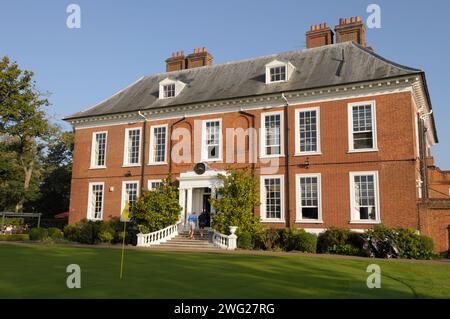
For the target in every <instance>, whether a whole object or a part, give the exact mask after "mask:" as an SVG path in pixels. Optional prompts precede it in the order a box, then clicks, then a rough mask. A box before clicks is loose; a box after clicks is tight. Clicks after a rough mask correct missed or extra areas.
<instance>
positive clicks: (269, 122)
mask: <svg viewBox="0 0 450 319" xmlns="http://www.w3.org/2000/svg"><path fill="white" fill-rule="evenodd" d="M264 129H265V130H264V131H265V135H266V136H265V142H266V149H265V151H266V155H280V154H281V115H280V114H273V115H265V116H264Z"/></svg>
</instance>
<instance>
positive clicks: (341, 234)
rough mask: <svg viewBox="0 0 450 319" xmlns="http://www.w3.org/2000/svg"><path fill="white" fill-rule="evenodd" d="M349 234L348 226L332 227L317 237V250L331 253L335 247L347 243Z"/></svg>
mask: <svg viewBox="0 0 450 319" xmlns="http://www.w3.org/2000/svg"><path fill="white" fill-rule="evenodd" d="M349 236H350V230H348V229H346V228H337V227H330V228H328V229H327V230H326V231H325V232H323V233H321V234H320V235H319V237H318V238H317V252H319V253H329V252H330V249H332V248H333V247H335V246H342V245H345V244H347V241H348V239H349Z"/></svg>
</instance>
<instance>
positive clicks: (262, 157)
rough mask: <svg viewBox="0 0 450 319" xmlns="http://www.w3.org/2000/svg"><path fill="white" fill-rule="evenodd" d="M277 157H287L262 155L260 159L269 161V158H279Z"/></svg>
mask: <svg viewBox="0 0 450 319" xmlns="http://www.w3.org/2000/svg"><path fill="white" fill-rule="evenodd" d="M277 157H285V156H284V155H260V156H259V158H260V159H267V158H277Z"/></svg>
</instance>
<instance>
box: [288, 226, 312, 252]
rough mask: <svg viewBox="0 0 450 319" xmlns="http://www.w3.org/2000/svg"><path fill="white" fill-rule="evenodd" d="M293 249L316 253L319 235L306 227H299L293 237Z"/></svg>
mask: <svg viewBox="0 0 450 319" xmlns="http://www.w3.org/2000/svg"><path fill="white" fill-rule="evenodd" d="M290 242H291V244H292V248H293V250H298V251H302V252H305V253H315V252H316V247H317V237H316V235H314V234H310V233H308V232H306V231H305V230H304V229H298V230H297V231H296V232H295V233H294V234H293V235H292V239H291V241H290Z"/></svg>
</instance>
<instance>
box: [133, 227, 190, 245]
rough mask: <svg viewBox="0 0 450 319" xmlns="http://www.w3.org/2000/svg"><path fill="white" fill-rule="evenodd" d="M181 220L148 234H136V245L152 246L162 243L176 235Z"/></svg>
mask: <svg viewBox="0 0 450 319" xmlns="http://www.w3.org/2000/svg"><path fill="white" fill-rule="evenodd" d="M180 225H181V221H180V222H177V223H176V224H174V225H170V226H169V227H166V228H164V229H161V230H157V231H154V232H152V233H148V234H142V233H140V234H137V246H140V247H143V246H152V245H159V244H160V243H164V242H166V241H168V240H170V239H172V238H173V237H175V236H176V235H178V230H179V228H180Z"/></svg>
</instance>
